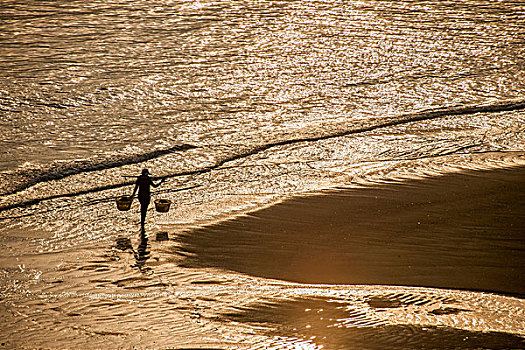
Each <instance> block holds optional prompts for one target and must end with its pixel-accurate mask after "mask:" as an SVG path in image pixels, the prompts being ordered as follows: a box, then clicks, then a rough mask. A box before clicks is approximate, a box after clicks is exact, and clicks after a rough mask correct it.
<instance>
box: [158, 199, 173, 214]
mask: <svg viewBox="0 0 525 350" xmlns="http://www.w3.org/2000/svg"><path fill="white" fill-rule="evenodd" d="M170 205H171V201H170V200H168V199H157V200H156V201H155V209H156V210H157V211H158V212H159V213H167V212H168V211H169V210H170Z"/></svg>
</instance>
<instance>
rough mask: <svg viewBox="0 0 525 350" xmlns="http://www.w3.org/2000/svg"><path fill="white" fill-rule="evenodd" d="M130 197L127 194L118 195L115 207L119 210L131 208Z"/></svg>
mask: <svg viewBox="0 0 525 350" xmlns="http://www.w3.org/2000/svg"><path fill="white" fill-rule="evenodd" d="M132 201H133V200H132V198H131V197H129V196H120V197H118V198H117V208H118V210H120V211H127V210H129V208H131V202H132Z"/></svg>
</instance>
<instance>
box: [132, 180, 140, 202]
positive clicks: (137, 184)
mask: <svg viewBox="0 0 525 350" xmlns="http://www.w3.org/2000/svg"><path fill="white" fill-rule="evenodd" d="M138 189H139V180H137V182H135V189H134V190H133V194H132V195H131V198H133V197H135V193H137V190H138Z"/></svg>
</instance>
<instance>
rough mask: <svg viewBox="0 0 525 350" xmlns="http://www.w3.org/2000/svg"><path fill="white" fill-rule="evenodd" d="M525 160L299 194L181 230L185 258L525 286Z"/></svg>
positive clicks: (271, 274)
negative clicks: (495, 167) (520, 163)
mask: <svg viewBox="0 0 525 350" xmlns="http://www.w3.org/2000/svg"><path fill="white" fill-rule="evenodd" d="M524 179H525V167H515V168H509V169H500V170H484V171H470V172H467V173H460V174H449V175H445V176H440V177H433V178H425V179H418V180H409V181H403V182H395V183H388V184H384V185H378V186H375V187H370V188H361V189H344V190H338V191H329V192H324V193H321V194H319V195H314V196H307V197H300V198H294V199H291V200H287V201H285V202H283V203H280V204H277V205H275V206H272V207H269V208H266V209H262V210H259V211H257V212H254V213H251V214H249V215H246V216H242V217H239V218H236V219H233V220H230V221H226V222H222V223H219V224H215V225H211V226H209V227H205V228H201V229H197V230H194V231H192V232H188V233H185V234H183V235H181V236H179V237H178V239H179V240H180V243H181V246H180V247H179V248H177V253H179V254H181V255H183V256H184V259H183V263H182V265H183V266H189V267H219V268H224V269H228V270H233V271H238V272H242V273H247V274H250V275H254V276H261V277H266V278H276V279H282V280H288V281H295V282H303V283H337V284H390V285H404V286H426V287H443V288H458V289H472V290H487V291H496V292H502V293H513V294H519V295H524V294H525V283H524V282H525V279H524V276H525V264H523V262H524V261H525V234H524V232H525V230H524V229H525V219H524V216H525V200H524V198H525V196H524V189H525V181H524Z"/></svg>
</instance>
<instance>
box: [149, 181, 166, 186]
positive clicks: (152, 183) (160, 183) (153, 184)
mask: <svg viewBox="0 0 525 350" xmlns="http://www.w3.org/2000/svg"><path fill="white" fill-rule="evenodd" d="M164 181H166V179H161V180H160V181H159V183H158V184H156V183H154V182H153V180H151V186H153V187H155V188H157V187H159V186H160V185H162V183H163V182H164Z"/></svg>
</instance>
